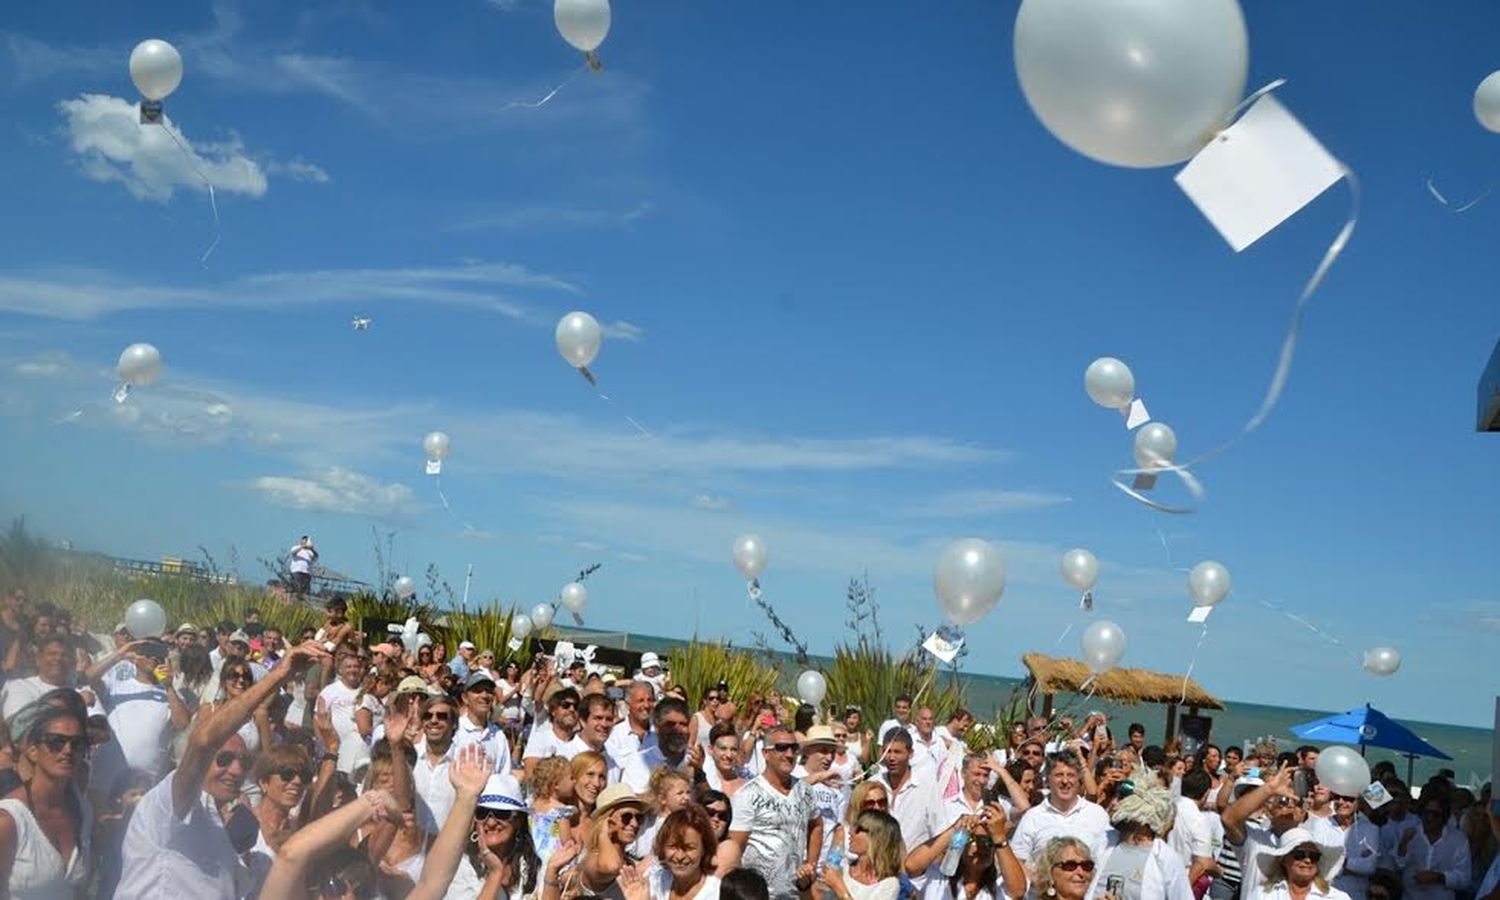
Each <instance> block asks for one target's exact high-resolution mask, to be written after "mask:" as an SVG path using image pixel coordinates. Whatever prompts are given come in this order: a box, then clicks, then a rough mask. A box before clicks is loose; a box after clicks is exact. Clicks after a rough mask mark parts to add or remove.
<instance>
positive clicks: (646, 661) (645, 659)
mask: <svg viewBox="0 0 1500 900" xmlns="http://www.w3.org/2000/svg"><path fill="white" fill-rule="evenodd" d="M635 680H636V681H644V682H645V683H646V684H649V685H651V691H652V693H654V694H655V695H656V696H657V697H660V696H661V692H662V688H664V687H665V686H666V682H667V676H666V675H665V674H664V673H663V672H662V670H661V657H659V656H657V655H656V654H655V653H652V652H651V651H649V650H648V651H646V652H645V653H642V654H641V670H640V671H639V672H637V673H636V676H635Z"/></svg>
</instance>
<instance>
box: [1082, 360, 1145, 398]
mask: <svg viewBox="0 0 1500 900" xmlns="http://www.w3.org/2000/svg"><path fill="white" fill-rule="evenodd" d="M1083 389H1084V390H1086V391H1088V392H1089V397H1090V398H1091V399H1092V400H1093V401H1094V402H1095V403H1097V404H1099V405H1100V406H1104V407H1108V408H1109V409H1124V408H1125V407H1127V406H1129V405H1130V401H1131V400H1134V399H1135V375H1133V374H1131V372H1130V367H1129V366H1127V365H1125V364H1124V363H1122V362H1120V361H1119V360H1118V359H1115V358H1114V357H1113V356H1101V357H1099V358H1098V359H1096V360H1094V361H1093V362H1091V363H1089V367H1088V368H1087V369H1085V370H1084V373H1083Z"/></svg>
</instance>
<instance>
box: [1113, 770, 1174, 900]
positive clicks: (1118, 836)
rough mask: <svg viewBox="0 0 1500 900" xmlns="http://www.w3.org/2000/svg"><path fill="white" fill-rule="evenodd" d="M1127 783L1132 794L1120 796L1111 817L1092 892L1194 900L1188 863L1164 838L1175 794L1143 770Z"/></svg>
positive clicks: (1119, 898) (1128, 898) (1140, 899)
mask: <svg viewBox="0 0 1500 900" xmlns="http://www.w3.org/2000/svg"><path fill="white" fill-rule="evenodd" d="M1129 784H1130V788H1131V789H1130V791H1129V792H1128V793H1125V792H1122V791H1119V790H1117V791H1116V797H1117V798H1118V799H1116V801H1115V804H1114V807H1113V808H1112V809H1111V811H1110V814H1109V823H1110V824H1111V825H1113V826H1114V830H1113V831H1111V832H1110V834H1109V845H1108V846H1107V847H1106V848H1105V850H1104V852H1103V853H1102V854H1100V856H1099V877H1098V878H1097V879H1096V881H1095V884H1094V888H1093V889H1094V891H1096V892H1098V893H1106V892H1107V893H1109V894H1110V895H1112V896H1113V897H1114V900H1193V887H1192V885H1191V884H1189V883H1188V880H1187V861H1186V860H1184V859H1183V858H1182V857H1180V856H1178V855H1177V851H1175V850H1173V849H1172V848H1171V847H1169V846H1167V844H1166V842H1165V841H1163V840H1162V839H1161V836H1162V835H1164V834H1166V833H1167V832H1168V831H1169V830H1171V827H1172V820H1173V817H1174V815H1175V813H1176V805H1175V801H1174V800H1173V799H1172V792H1171V791H1169V790H1168V789H1166V788H1164V787H1162V786H1161V781H1160V780H1159V779H1158V777H1157V775H1156V773H1155V772H1151V771H1149V770H1147V769H1144V768H1137V769H1136V771H1135V778H1134V779H1133V780H1132V781H1131V782H1130V783H1129ZM1124 786H1125V782H1122V783H1121V784H1120V787H1124ZM1121 794H1124V795H1123V796H1121ZM1111 878H1115V879H1117V882H1116V886H1117V889H1116V890H1109V889H1108V888H1109V884H1110V880H1111Z"/></svg>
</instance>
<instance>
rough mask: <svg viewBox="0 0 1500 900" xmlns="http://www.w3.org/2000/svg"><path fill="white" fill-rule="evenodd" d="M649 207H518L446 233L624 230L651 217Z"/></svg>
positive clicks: (478, 218)
mask: <svg viewBox="0 0 1500 900" xmlns="http://www.w3.org/2000/svg"><path fill="white" fill-rule="evenodd" d="M651 210H652V207H651V204H650V203H649V202H647V201H641V202H640V203H637V204H636V205H635V206H633V207H631V208H629V209H626V210H617V209H598V208H591V207H572V206H522V207H517V208H516V209H509V210H502V211H500V212H494V213H489V214H487V215H483V216H479V217H476V218H473V219H470V220H468V221H465V222H460V223H459V224H457V225H453V226H451V227H450V228H449V229H448V230H450V231H487V230H495V231H506V232H538V231H564V230H582V229H591V228H628V227H630V226H631V225H634V224H635V223H636V222H638V221H640V220H641V219H642V218H644V217H645V216H647V215H649V214H650V213H651Z"/></svg>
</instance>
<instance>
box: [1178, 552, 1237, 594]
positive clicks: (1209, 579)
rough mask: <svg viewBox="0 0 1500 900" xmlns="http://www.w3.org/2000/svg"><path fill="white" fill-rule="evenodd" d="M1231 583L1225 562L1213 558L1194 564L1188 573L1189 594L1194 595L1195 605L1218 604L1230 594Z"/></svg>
mask: <svg viewBox="0 0 1500 900" xmlns="http://www.w3.org/2000/svg"><path fill="white" fill-rule="evenodd" d="M1231 585H1232V581H1231V580H1230V578H1229V570H1228V569H1226V568H1224V564H1223V563H1220V562H1215V561H1214V560H1211V559H1209V560H1204V561H1203V562H1201V563H1198V564H1197V565H1196V566H1193V570H1192V571H1191V572H1189V573H1188V594H1190V595H1191V596H1192V598H1193V605H1194V606H1217V605H1218V603H1219V601H1221V600H1223V599H1224V598H1225V597H1228V596H1229V588H1230V587H1231Z"/></svg>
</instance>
